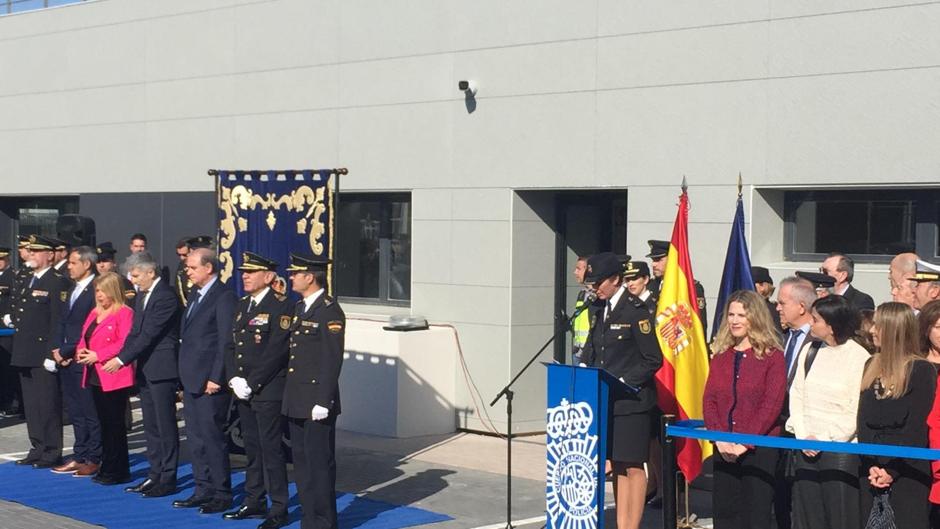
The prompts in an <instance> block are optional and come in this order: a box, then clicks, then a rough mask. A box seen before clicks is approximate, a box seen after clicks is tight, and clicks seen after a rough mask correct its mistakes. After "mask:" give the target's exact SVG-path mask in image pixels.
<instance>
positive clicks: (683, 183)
mask: <svg viewBox="0 0 940 529" xmlns="http://www.w3.org/2000/svg"><path fill="white" fill-rule="evenodd" d="M688 189H689V184H688V183H687V182H686V180H685V175H682V192H683V193H685V192H686V191H687V190H688Z"/></svg>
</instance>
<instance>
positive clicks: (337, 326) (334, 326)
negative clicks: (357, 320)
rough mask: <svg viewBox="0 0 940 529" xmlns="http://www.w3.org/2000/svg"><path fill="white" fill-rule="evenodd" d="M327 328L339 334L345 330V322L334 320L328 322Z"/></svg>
mask: <svg viewBox="0 0 940 529" xmlns="http://www.w3.org/2000/svg"><path fill="white" fill-rule="evenodd" d="M326 328H327V329H329V331H330V332H331V333H333V334H339V332H340V331H342V330H343V322H341V321H339V320H333V321H331V322H328V323H327V324H326Z"/></svg>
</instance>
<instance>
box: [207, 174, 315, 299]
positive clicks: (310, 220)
mask: <svg viewBox="0 0 940 529" xmlns="http://www.w3.org/2000/svg"><path fill="white" fill-rule="evenodd" d="M331 178H332V177H331ZM330 183H331V182H327V184H326V185H324V186H321V187H318V188H316V191H314V189H313V188H311V187H310V186H309V185H301V186H300V187H298V188H297V189H295V190H294V191H292V192H291V193H290V194H285V195H281V196H276V195H275V194H274V193H266V194H263V195H262V194H255V193H254V192H253V191H252V190H250V189H248V188H247V187H245V186H244V185H241V184H239V185H235V186H232V187H228V186H226V185H225V184H226V183H225V182H222V183H220V184H219V193H218V196H219V204H218V207H219V211H220V215H221V217H222V218H221V220H220V221H219V261H220V263H221V264H222V265H223V267H222V270H221V274H220V275H221V278H222V280H223V281H227V280H228V279H229V278H230V277H231V275H232V271H233V270H234V268H235V264H234V259H233V258H232V255H231V252H230V251H229V250H230V248H231V247H232V245H233V244H234V243H235V239H236V237H237V236H238V233H239V232H247V231H248V219H247V218H246V217H243V216H242V214H243V212H247V211H251V210H256V209H262V210H268V214H267V216H266V223H267V225H268V229H270V230H271V231H274V226H275V225H276V223H277V215H276V212H277V210H280V209H281V208H282V207H283V208H284V209H285V210H286V211H295V212H298V213H302V214H303V216H302V217H301V218H300V219H299V220H298V221H297V233H298V234H301V235H303V234H307V235H308V237H307V240H308V242H309V244H310V251H311V252H313V254H314V255H317V256H319V255H323V252H324V250H325V246H324V241H323V236H324V235H325V234H326V227H327V222H329V221H330V220H332V219H324V218H323V216H324V215H323V214H324V213H325V212H326V210H327V205H328V202H329V203H332V186H330ZM328 187H329V191H328V190H327V188H328ZM330 216H331V218H332V211H331V212H330Z"/></svg>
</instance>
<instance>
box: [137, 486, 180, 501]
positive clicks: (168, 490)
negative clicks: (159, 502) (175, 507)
mask: <svg viewBox="0 0 940 529" xmlns="http://www.w3.org/2000/svg"><path fill="white" fill-rule="evenodd" d="M173 494H176V485H156V486H154V487H151V488H150V489H149V490H148V491H147V492H144V493H143V497H144V498H162V497H164V496H171V495H173Z"/></svg>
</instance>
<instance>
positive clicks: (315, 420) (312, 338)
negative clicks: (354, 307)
mask: <svg viewBox="0 0 940 529" xmlns="http://www.w3.org/2000/svg"><path fill="white" fill-rule="evenodd" d="M328 264H329V262H328V261H322V260H318V259H316V258H314V257H312V256H300V255H295V254H291V262H290V266H289V267H288V268H287V271H288V272H289V273H290V274H291V285H292V289H293V290H294V292H297V293H298V294H300V296H301V297H302V298H303V299H302V300H301V301H299V302H298V303H297V305H296V307H295V311H294V318H293V322H292V323H291V326H290V331H291V337H290V352H291V354H290V360H289V362H288V369H287V380H286V384H285V387H284V404H283V407H282V412H283V413H284V415H286V416H287V418H288V422H289V423H290V436H291V448H292V451H293V454H294V475H295V476H296V478H297V495H298V496H299V497H300V506H301V508H302V509H303V518H302V519H301V522H300V526H301V529H337V524H336V453H335V450H336V417H337V416H338V415H339V414H340V411H341V407H340V400H339V373H340V369H341V368H342V366H343V348H344V344H345V336H346V315H345V314H344V313H343V309H341V308H340V306H339V304H338V303H336V302H335V301H333V300H332V299H331V298H329V297H328V296H327V295H326V290H325V289H324V287H325V286H326V270H327V266H328Z"/></svg>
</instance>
